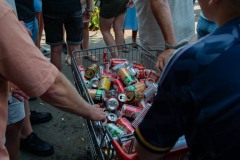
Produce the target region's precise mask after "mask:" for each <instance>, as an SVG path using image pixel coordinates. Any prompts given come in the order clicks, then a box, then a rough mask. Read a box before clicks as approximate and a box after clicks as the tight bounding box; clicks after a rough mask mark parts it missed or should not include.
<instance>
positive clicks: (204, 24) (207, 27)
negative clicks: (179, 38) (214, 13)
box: [197, 16, 217, 39]
mask: <svg viewBox="0 0 240 160" xmlns="http://www.w3.org/2000/svg"><path fill="white" fill-rule="evenodd" d="M216 28H217V25H216V23H214V22H211V21H209V20H207V19H205V18H203V17H202V16H200V17H199V20H198V24H197V34H198V39H200V38H202V37H204V36H206V35H208V34H209V33H212V32H213V31H214V30H215V29H216Z"/></svg>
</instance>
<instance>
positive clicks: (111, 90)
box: [106, 89, 117, 98]
mask: <svg viewBox="0 0 240 160" xmlns="http://www.w3.org/2000/svg"><path fill="white" fill-rule="evenodd" d="M106 96H107V98H111V97H117V92H116V90H115V89H110V90H109V91H108V92H107V93H106Z"/></svg>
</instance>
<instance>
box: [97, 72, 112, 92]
mask: <svg viewBox="0 0 240 160" xmlns="http://www.w3.org/2000/svg"><path fill="white" fill-rule="evenodd" d="M110 86H111V81H110V79H109V78H108V77H107V76H102V77H101V78H100V81H99V83H98V89H102V90H105V91H109V90H110Z"/></svg>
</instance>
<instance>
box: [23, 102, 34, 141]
mask: <svg viewBox="0 0 240 160" xmlns="http://www.w3.org/2000/svg"><path fill="white" fill-rule="evenodd" d="M24 109H25V118H24V120H23V126H22V129H21V138H22V139H26V138H27V137H28V136H29V135H30V134H31V133H32V132H33V129H32V125H31V122H30V109H29V103H28V100H24Z"/></svg>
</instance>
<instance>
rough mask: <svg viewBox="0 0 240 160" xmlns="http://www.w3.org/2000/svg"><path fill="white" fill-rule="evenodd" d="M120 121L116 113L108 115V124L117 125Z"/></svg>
mask: <svg viewBox="0 0 240 160" xmlns="http://www.w3.org/2000/svg"><path fill="white" fill-rule="evenodd" d="M117 119H118V116H117V115H116V114H114V113H108V114H107V122H108V123H116V121H117Z"/></svg>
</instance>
